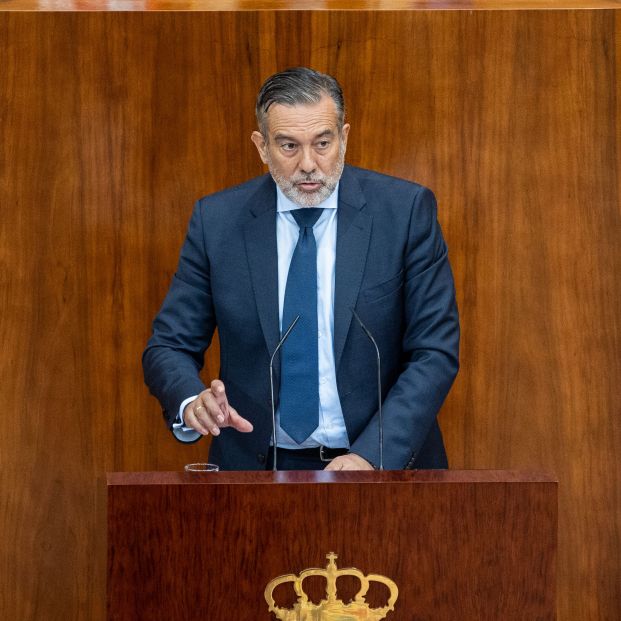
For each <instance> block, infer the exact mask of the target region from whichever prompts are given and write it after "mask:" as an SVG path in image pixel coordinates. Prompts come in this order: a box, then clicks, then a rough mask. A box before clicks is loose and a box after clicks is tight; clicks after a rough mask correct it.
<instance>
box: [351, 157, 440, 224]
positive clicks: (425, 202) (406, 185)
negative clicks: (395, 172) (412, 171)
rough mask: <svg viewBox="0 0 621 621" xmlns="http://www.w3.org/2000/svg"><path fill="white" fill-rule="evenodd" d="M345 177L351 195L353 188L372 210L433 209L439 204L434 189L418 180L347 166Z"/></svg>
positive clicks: (385, 211)
mask: <svg viewBox="0 0 621 621" xmlns="http://www.w3.org/2000/svg"><path fill="white" fill-rule="evenodd" d="M342 180H343V182H344V184H345V185H346V186H347V188H348V193H349V194H350V195H352V188H355V190H354V191H355V192H357V191H359V192H360V195H361V196H362V197H363V200H364V203H365V204H366V206H367V208H369V209H370V210H371V211H379V212H382V213H384V214H386V215H387V214H391V213H395V212H396V213H401V214H403V212H404V211H405V212H410V211H412V210H413V209H414V210H415V211H417V210H418V209H423V210H425V211H427V210H428V209H431V210H432V211H433V210H434V209H435V207H436V201H435V197H434V194H433V192H432V191H431V190H430V189H429V188H427V187H425V186H423V185H421V184H420V183H416V182H415V181H410V180H408V179H401V178H399V177H393V176H391V175H386V174H383V173H379V172H375V171H373V170H367V169H364V168H357V167H355V166H349V165H347V166H345V169H344V171H343V177H342Z"/></svg>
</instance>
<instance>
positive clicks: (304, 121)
mask: <svg viewBox="0 0 621 621" xmlns="http://www.w3.org/2000/svg"><path fill="white" fill-rule="evenodd" d="M267 123H268V129H269V133H270V134H271V135H272V136H274V135H276V134H284V135H294V134H295V135H297V134H315V133H320V132H323V131H325V130H327V129H329V130H332V131H334V132H335V133H336V129H337V127H338V113H337V110H336V104H335V103H334V100H333V99H332V98H331V97H329V96H327V95H324V97H322V98H321V99H320V100H319V102H317V103H315V104H297V105H295V106H285V105H283V104H273V105H272V106H270V109H269V110H268V111H267Z"/></svg>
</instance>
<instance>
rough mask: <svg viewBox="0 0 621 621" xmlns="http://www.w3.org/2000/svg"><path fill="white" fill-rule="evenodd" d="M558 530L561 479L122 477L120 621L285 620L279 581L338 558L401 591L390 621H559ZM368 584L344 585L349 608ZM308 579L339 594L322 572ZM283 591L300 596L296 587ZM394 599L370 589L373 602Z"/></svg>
mask: <svg viewBox="0 0 621 621" xmlns="http://www.w3.org/2000/svg"><path fill="white" fill-rule="evenodd" d="M556 528H557V484H556V482H555V481H554V480H553V479H552V478H550V477H548V476H546V475H542V474H532V473H531V474H528V473H526V474H524V473H514V472H496V471H492V472H490V471H470V472H454V471H427V472H422V471H421V472H371V473H361V472H359V473H343V472H341V473H326V472H315V473H306V472H305V473H302V472H293V473H285V472H283V473H271V472H259V473H245V472H244V473H226V472H218V473H204V474H189V473H187V474H186V473H123V474H122V473H116V474H110V475H108V618H109V619H110V620H114V621H117V620H119V621H120V620H127V621H129V620H132V621H135V620H136V619H149V620H150V621H155V620H160V619H161V620H162V621H164V620H166V621H171V620H176V619H178V620H182V619H183V620H184V621H190V620H196V621H198V620H204V621H207V620H208V621H230V620H235V621H260V620H265V621H268V620H270V619H275V618H276V617H275V616H274V615H273V613H271V612H269V611H268V605H267V603H266V600H265V598H264V590H265V588H266V585H267V584H268V583H269V582H270V581H271V580H272V579H274V578H276V577H278V576H281V575H284V574H299V573H300V572H301V571H303V570H305V569H308V568H313V567H315V568H324V569H325V567H326V564H327V562H328V561H327V560H326V555H327V554H328V553H334V554H335V555H337V560H336V564H337V565H338V568H339V569H342V568H349V567H355V568H357V569H358V570H360V571H361V572H362V573H363V574H365V575H367V574H379V575H381V576H386V577H387V578H389V579H390V580H392V581H394V582H395V583H396V585H397V586H398V589H399V596H398V600H397V602H396V604H395V609H394V611H392V612H388V613H387V614H386V616H385V618H386V619H387V620H388V621H423V620H429V621H431V620H433V621H445V620H446V621H457V620H467V621H485V620H489V621H500V620H502V621H512V620H513V619H515V620H518V619H519V620H520V621H525V620H528V621H532V620H535V619H536V620H548V619H555V602H554V596H555V558H556ZM355 582H356V581H355V579H353V578H343V579H339V581H338V582H337V585H338V589H339V596H341V593H340V590H342V591H343V594H342V599H343V601H348V600H349V599H351V598H353V597H354V596H355V594H356V590H357V584H354V583H355ZM307 583H308V587H307V586H306V585H307ZM304 585H305V588H307V589H308V593H309V597H310V599H311V601H315V602H318V601H319V600H320V599H321V598H322V597H325V581H322V579H321V578H318V579H313V580H311V579H309V580H307V581H306V582H305V583H304ZM275 597H276V599H277V601H278V603H279V605H281V606H283V607H284V606H285V605H286V606H292V605H293V603H294V602H295V600H296V595H295V593H294V592H293V588H289V589H287V585H281V586H279V587H278V589H277V590H276V591H275ZM385 598H386V589H385V588H384V587H383V586H381V585H380V586H379V587H378V588H375V589H370V591H369V593H368V594H367V601H368V603H369V607H371V605H372V606H373V607H375V606H378V607H379V606H381V605H382V602H381V600H382V599H385ZM281 602H282V603H281ZM291 618H292V619H295V618H296V617H295V616H292V617H291ZM323 618H325V619H328V618H329V619H337V618H338V619H343V620H349V619H350V618H351V619H352V620H353V619H356V620H357V619H359V618H363V617H353V616H352V617H346V616H342V617H328V616H325V617H322V619H323ZM365 618H368V619H371V618H372V617H370V616H369V617H365Z"/></svg>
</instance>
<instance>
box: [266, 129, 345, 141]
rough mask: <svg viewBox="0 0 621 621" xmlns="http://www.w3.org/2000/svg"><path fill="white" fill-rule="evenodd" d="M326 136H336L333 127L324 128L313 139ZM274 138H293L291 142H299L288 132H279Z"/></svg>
mask: <svg viewBox="0 0 621 621" xmlns="http://www.w3.org/2000/svg"><path fill="white" fill-rule="evenodd" d="M326 136H334V132H333V131H332V130H331V129H324V130H323V131H322V132H319V133H318V134H317V135H315V136H314V137H313V140H318V139H319V138H325V137H326ZM274 140H291V142H297V140H296V139H295V138H293V137H292V136H287V135H286V134H281V133H278V134H276V135H275V136H274Z"/></svg>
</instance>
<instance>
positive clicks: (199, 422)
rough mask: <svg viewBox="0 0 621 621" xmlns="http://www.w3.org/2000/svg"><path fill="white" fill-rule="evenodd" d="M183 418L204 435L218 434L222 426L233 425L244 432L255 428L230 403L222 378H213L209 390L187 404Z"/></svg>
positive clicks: (187, 424) (189, 425)
mask: <svg viewBox="0 0 621 621" xmlns="http://www.w3.org/2000/svg"><path fill="white" fill-rule="evenodd" d="M183 420H184V422H185V424H186V426H187V427H192V429H194V430H196V431H198V433H200V434H201V435H204V436H206V435H209V434H210V433H211V434H212V435H214V436H218V435H220V429H221V428H222V427H233V428H234V429H237V431H242V432H244V433H248V432H250V431H252V429H253V427H252V423H251V422H250V421H248V420H246V419H245V418H242V417H241V416H240V415H239V414H238V413H237V410H236V409H235V408H234V407H232V406H231V405H229V402H228V399H227V398H226V390H225V389H224V384H223V383H222V382H221V381H220V380H213V382H211V386H210V387H209V388H208V389H207V390H203V392H201V394H200V395H198V397H196V399H194V401H191V402H190V403H188V404H187V405H186V406H185V409H184V410H183Z"/></svg>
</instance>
